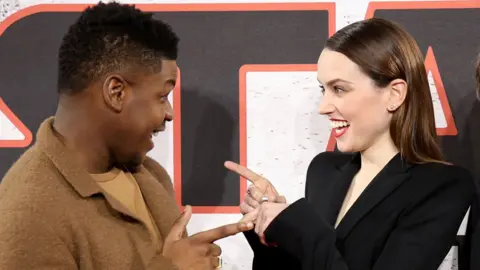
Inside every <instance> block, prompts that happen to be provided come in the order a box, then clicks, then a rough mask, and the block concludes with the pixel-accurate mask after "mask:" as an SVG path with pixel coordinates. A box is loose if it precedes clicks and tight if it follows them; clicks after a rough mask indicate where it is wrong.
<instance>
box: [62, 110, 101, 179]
mask: <svg viewBox="0 0 480 270" xmlns="http://www.w3.org/2000/svg"><path fill="white" fill-rule="evenodd" d="M72 111H74V110H72V109H71V108H69V109H68V110H66V109H63V108H62V106H59V108H58V110H57V113H56V115H55V120H54V123H53V129H54V131H55V132H56V133H57V135H58V136H59V138H60V140H61V141H62V142H63V144H64V145H65V146H66V147H67V148H68V149H70V150H72V151H74V152H75V153H77V154H78V157H79V158H80V161H81V162H82V163H83V165H84V166H85V168H86V169H87V171H88V172H90V173H104V172H107V171H108V170H109V169H110V158H109V152H108V148H107V147H106V145H105V143H104V142H103V141H102V137H101V136H100V134H99V132H98V130H99V128H100V127H99V126H98V125H96V123H92V122H89V121H87V117H86V116H85V115H81V114H79V113H72Z"/></svg>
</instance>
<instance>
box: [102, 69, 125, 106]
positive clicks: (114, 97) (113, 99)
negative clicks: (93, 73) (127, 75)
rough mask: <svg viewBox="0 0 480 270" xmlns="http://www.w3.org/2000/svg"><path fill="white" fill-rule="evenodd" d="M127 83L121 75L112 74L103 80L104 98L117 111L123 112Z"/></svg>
mask: <svg viewBox="0 0 480 270" xmlns="http://www.w3.org/2000/svg"><path fill="white" fill-rule="evenodd" d="M127 84H128V83H127V81H125V79H123V77H122V76H120V75H110V76H108V77H107V78H105V81H104V82H103V100H104V102H105V104H106V105H107V106H108V107H109V108H110V109H112V110H114V111H115V112H121V111H122V109H123V106H124V103H125V97H126V94H127V93H126V89H127Z"/></svg>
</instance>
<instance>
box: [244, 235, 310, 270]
mask: <svg viewBox="0 0 480 270" xmlns="http://www.w3.org/2000/svg"><path fill="white" fill-rule="evenodd" d="M244 235H245V238H246V239H247V241H248V244H249V245H250V247H251V248H252V250H253V263H252V270H264V269H292V270H293V269H300V268H301V266H300V261H299V260H298V259H297V258H295V257H294V256H292V255H290V254H289V253H287V252H286V251H285V250H283V249H282V248H278V247H273V246H265V245H263V244H262V243H261V242H260V239H259V237H258V235H257V234H256V233H255V231H253V230H251V231H248V232H244Z"/></svg>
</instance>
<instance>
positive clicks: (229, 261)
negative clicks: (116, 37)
mask: <svg viewBox="0 0 480 270" xmlns="http://www.w3.org/2000/svg"><path fill="white" fill-rule="evenodd" d="M96 2H98V1H93V0H82V1H79V0H59V1H55V0H53V1H52V0H0V20H3V19H4V18H5V17H6V16H8V15H10V14H12V13H13V12H15V11H16V10H18V9H21V8H25V7H27V6H31V5H35V4H40V3H96ZM121 2H128V3H233V2H237V3H238V2H300V1H294V0H292V1H266V0H264V1H259V0H258V1H255V0H250V1H238V0H224V1H214V0H211V1H201V0H189V1H187V0H185V1H173V0H170V1H168V0H165V1H161V0H157V1H155V0H150V1H148V0H144V1H135V0H130V1H121ZM301 2H321V1H308V0H304V1H301ZM329 2H336V27H337V30H338V29H340V28H342V27H343V26H345V25H347V24H349V23H351V22H354V21H357V20H361V19H363V18H364V17H365V13H366V10H367V5H368V3H369V1H366V0H337V1H329ZM180 38H181V37H180ZM314 62H316V59H312V63H314ZM429 80H430V84H431V91H432V94H433V102H434V105H435V117H436V121H437V127H445V125H446V120H445V116H444V113H443V111H442V107H441V106H440V104H439V100H438V95H437V93H436V87H435V84H434V82H433V79H432V77H431V76H430V77H429ZM246 84H247V102H246V104H247V160H248V166H249V167H250V168H251V169H253V170H254V171H257V172H260V173H262V174H263V175H265V176H266V177H267V178H269V179H270V180H271V181H272V182H273V183H274V185H275V186H276V187H277V189H278V190H279V192H281V193H283V194H284V195H285V196H286V197H287V199H288V201H289V202H292V201H294V200H296V199H298V198H300V197H302V196H303V191H304V184H305V173H306V168H307V166H308V164H309V162H310V161H311V159H312V158H313V157H314V156H315V155H316V154H317V153H319V152H321V151H324V150H325V148H326V144H327V141H328V137H329V135H330V129H329V123H328V122H327V120H326V119H325V118H323V117H321V116H319V115H318V114H317V105H318V104H319V102H320V98H321V95H320V92H319V91H318V86H317V82H316V78H315V72H305V71H302V72H285V71H284V72H249V73H248V74H247V80H246ZM52 91H54V90H53V89H52ZM293 93H295V94H293ZM172 104H173V102H172ZM259 116H261V117H259ZM32 132H35V131H32ZM272 134H275V136H274V137H272ZM272 138H274V139H272ZM2 139H22V135H21V133H20V132H18V131H17V130H16V129H15V127H14V126H13V125H12V124H11V123H10V122H9V121H8V119H7V118H6V117H5V116H4V115H3V114H2V112H1V111H0V140H2ZM149 155H150V156H151V157H153V158H155V159H156V160H158V161H159V162H160V163H161V164H162V165H163V166H164V167H165V168H166V169H167V171H168V172H169V174H170V175H171V177H172V179H173V177H174V175H173V171H174V170H173V125H172V124H170V123H169V124H168V127H167V130H166V132H164V133H162V134H160V135H159V136H158V137H156V138H155V148H154V149H153V150H152V151H151V152H150V153H149ZM272 157H274V158H272ZM219 166H222V164H219ZM279 168H281V170H279ZM240 218H241V216H240V214H194V216H193V218H192V220H191V222H190V224H189V226H188V230H189V232H190V233H195V232H198V231H202V230H206V229H210V228H213V227H216V226H219V225H222V224H226V223H230V222H235V221H237V220H239V219H240ZM465 223H466V222H465V221H464V223H463V224H462V226H461V228H460V232H459V234H464V227H465ZM218 244H219V245H220V246H221V247H222V249H223V259H224V268H223V269H228V270H240V269H241V270H246V269H251V261H252V256H253V253H252V251H251V249H250V247H249V246H248V244H247V241H246V240H245V239H244V237H243V235H237V236H234V237H230V238H227V239H223V240H221V241H219V242H218ZM455 253H456V252H455V250H454V249H452V250H451V252H450V254H449V255H448V256H447V258H446V259H445V261H444V263H443V264H442V266H441V267H440V269H442V270H447V269H456V255H455Z"/></svg>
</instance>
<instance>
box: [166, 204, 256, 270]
mask: <svg viewBox="0 0 480 270" xmlns="http://www.w3.org/2000/svg"><path fill="white" fill-rule="evenodd" d="M191 216H192V209H191V207H190V206H188V205H187V206H186V207H185V211H184V213H183V214H182V215H181V216H180V217H179V218H178V219H177V221H175V223H174V225H173V227H172V230H171V231H170V233H169V234H168V236H167V237H166V238H165V244H164V247H163V256H165V257H167V258H170V259H171V260H172V261H173V263H174V264H175V265H177V266H178V267H179V268H180V269H181V270H187V269H188V270H197V269H198V270H205V269H215V268H217V267H218V266H219V263H220V258H219V256H220V254H221V253H222V250H221V249H220V247H219V246H217V245H215V244H213V242H214V241H217V240H220V239H222V238H225V237H229V236H232V235H235V234H237V233H240V232H245V231H249V230H251V229H253V223H251V222H249V223H233V224H228V225H224V226H221V227H217V228H214V229H211V230H208V231H204V232H199V233H197V234H195V235H192V236H190V237H187V238H182V235H183V234H184V233H185V231H186V227H187V224H188V222H189V221H190V218H191Z"/></svg>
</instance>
